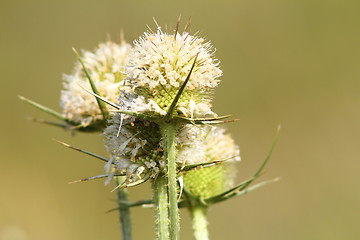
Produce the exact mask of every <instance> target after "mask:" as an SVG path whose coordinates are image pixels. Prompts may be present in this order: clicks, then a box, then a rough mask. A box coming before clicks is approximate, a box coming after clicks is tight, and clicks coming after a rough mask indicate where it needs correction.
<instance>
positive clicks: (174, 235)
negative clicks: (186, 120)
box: [165, 122, 180, 240]
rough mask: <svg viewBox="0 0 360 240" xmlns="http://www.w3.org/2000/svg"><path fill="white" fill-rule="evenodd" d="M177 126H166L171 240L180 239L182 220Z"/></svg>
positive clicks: (169, 124) (170, 124)
mask: <svg viewBox="0 0 360 240" xmlns="http://www.w3.org/2000/svg"><path fill="white" fill-rule="evenodd" d="M176 128H177V126H176V124H175V123H173V122H169V123H168V124H166V125H165V139H166V152H165V156H166V162H167V164H166V165H167V184H168V197H169V217H170V239H171V240H178V239H180V233H179V232H180V219H179V208H178V201H177V198H178V197H177V182H176V158H175V135H176Z"/></svg>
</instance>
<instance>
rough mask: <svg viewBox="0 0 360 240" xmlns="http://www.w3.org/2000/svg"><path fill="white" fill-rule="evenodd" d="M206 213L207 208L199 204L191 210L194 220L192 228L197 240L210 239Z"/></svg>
mask: <svg viewBox="0 0 360 240" xmlns="http://www.w3.org/2000/svg"><path fill="white" fill-rule="evenodd" d="M206 213H207V206H204V205H202V204H197V205H194V206H192V207H191V208H190V214H191V218H192V228H193V231H194V236H195V239H196V240H208V239H209V233H208V229H207V225H208V222H207V219H206Z"/></svg>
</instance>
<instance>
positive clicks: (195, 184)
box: [184, 127, 240, 200]
mask: <svg viewBox="0 0 360 240" xmlns="http://www.w3.org/2000/svg"><path fill="white" fill-rule="evenodd" d="M224 132H225V130H224V129H223V128H219V127H212V128H211V129H210V131H209V132H208V134H207V136H206V138H205V142H204V145H205V158H206V162H213V161H217V160H227V161H226V162H222V163H220V164H217V165H215V166H211V167H205V168H200V169H194V170H190V171H188V172H185V173H184V190H185V191H186V192H187V193H188V194H190V195H191V196H192V197H193V198H196V199H200V200H204V199H207V198H210V197H213V196H215V195H217V194H220V193H222V192H224V191H225V190H228V189H229V188H231V187H232V186H233V184H234V180H235V173H236V168H235V166H234V163H235V162H236V161H240V150H239V147H238V146H237V145H236V144H235V143H234V140H233V139H232V138H231V137H230V136H229V135H225V134H224ZM229 159H230V160H229Z"/></svg>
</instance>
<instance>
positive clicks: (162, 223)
mask: <svg viewBox="0 0 360 240" xmlns="http://www.w3.org/2000/svg"><path fill="white" fill-rule="evenodd" d="M153 188H154V204H155V216H156V231H157V237H158V239H159V240H168V239H170V238H169V236H170V235H169V224H170V221H169V209H168V206H169V203H168V196H167V186H166V178H165V176H164V175H159V176H158V177H157V178H156V179H155V181H154V185H153Z"/></svg>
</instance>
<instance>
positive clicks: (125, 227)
mask: <svg viewBox="0 0 360 240" xmlns="http://www.w3.org/2000/svg"><path fill="white" fill-rule="evenodd" d="M123 181H124V177H117V178H116V184H117V185H119V184H121V183H122V182H123ZM117 197H118V205H119V213H120V229H121V232H122V239H123V240H131V239H132V236H131V217H130V208H129V207H127V206H126V205H124V203H126V202H128V193H127V190H126V189H118V190H117Z"/></svg>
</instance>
